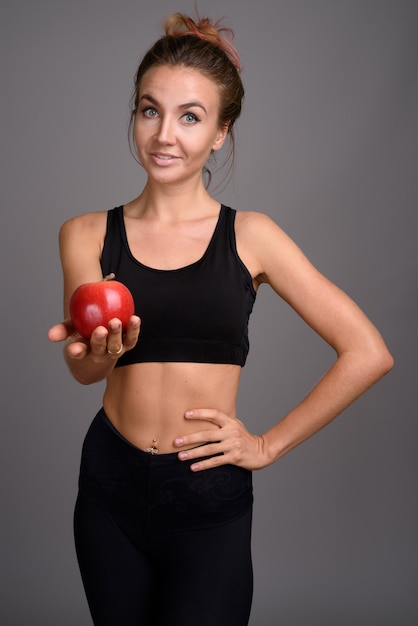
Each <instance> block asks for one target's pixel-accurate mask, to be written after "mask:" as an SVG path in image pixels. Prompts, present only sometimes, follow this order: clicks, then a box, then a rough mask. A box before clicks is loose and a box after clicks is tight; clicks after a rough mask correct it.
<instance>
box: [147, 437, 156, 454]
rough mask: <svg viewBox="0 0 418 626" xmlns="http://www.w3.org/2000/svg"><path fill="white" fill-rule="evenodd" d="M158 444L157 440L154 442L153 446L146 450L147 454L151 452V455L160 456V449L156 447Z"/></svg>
mask: <svg viewBox="0 0 418 626" xmlns="http://www.w3.org/2000/svg"><path fill="white" fill-rule="evenodd" d="M156 443H157V440H156V439H153V440H152V446H151V447H150V448H145V452H149V453H150V454H158V448H157V446H156V445H155V444H156Z"/></svg>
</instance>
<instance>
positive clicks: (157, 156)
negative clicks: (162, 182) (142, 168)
mask: <svg viewBox="0 0 418 626" xmlns="http://www.w3.org/2000/svg"><path fill="white" fill-rule="evenodd" d="M151 158H152V159H153V161H154V162H155V163H157V164H158V165H162V166H168V165H171V164H172V163H174V162H176V161H178V160H179V157H177V156H175V155H174V154H165V153H164V152H152V153H151Z"/></svg>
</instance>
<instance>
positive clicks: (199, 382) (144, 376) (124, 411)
mask: <svg viewBox="0 0 418 626" xmlns="http://www.w3.org/2000/svg"><path fill="white" fill-rule="evenodd" d="M240 374H241V367H240V366H238V365H224V364H221V365H215V364H211V363H136V364H134V365H126V366H122V367H117V368H115V369H114V370H113V372H112V374H111V375H110V377H109V379H108V383H107V387H106V391H105V395H104V400H103V406H104V410H105V412H106V414H107V416H108V417H109V419H110V421H111V422H112V424H113V425H114V426H115V428H116V429H117V430H118V431H119V432H120V434H121V435H122V436H123V437H125V439H127V440H128V441H129V442H130V443H132V444H133V445H134V446H136V447H137V448H140V449H143V450H146V449H147V448H150V447H153V446H154V447H155V448H157V449H158V453H159V454H166V453H169V452H174V451H178V450H181V449H183V448H188V447H191V446H190V445H184V446H176V445H174V439H175V438H176V437H180V436H182V435H188V434H190V433H196V432H202V434H203V432H204V431H207V430H213V429H216V428H217V426H216V425H214V424H213V423H212V422H209V421H207V420H194V419H193V420H188V419H186V418H185V417H184V414H185V412H186V411H188V410H191V409H218V410H219V411H221V412H222V413H225V414H226V415H228V416H229V417H232V418H235V417H236V399H237V393H238V385H239V379H240ZM200 443H205V439H204V437H202V441H201V442H200ZM195 445H198V444H195Z"/></svg>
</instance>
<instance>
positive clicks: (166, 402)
mask: <svg viewBox="0 0 418 626" xmlns="http://www.w3.org/2000/svg"><path fill="white" fill-rule="evenodd" d="M228 34H229V33H228V32H226V31H225V29H222V28H221V27H220V26H219V25H217V24H213V23H211V22H210V21H209V20H206V19H205V20H197V21H196V22H195V21H193V20H192V19H190V18H188V17H185V16H182V15H180V14H176V15H174V16H172V17H171V18H169V19H168V21H167V23H166V33H165V36H163V37H162V38H161V39H160V40H158V41H157V42H156V44H155V45H154V46H153V47H152V48H151V49H150V50H149V51H148V53H147V54H146V55H145V57H144V59H143V61H142V62H141V64H140V66H139V69H138V72H137V74H136V81H135V91H134V98H133V109H132V118H131V122H132V124H131V128H132V131H133V140H134V145H135V149H136V153H137V157H138V160H139V162H140V164H141V166H142V167H143V168H144V169H145V171H146V173H147V182H146V185H145V187H144V189H143V190H142V192H141V193H140V195H139V196H138V197H137V198H135V199H134V200H132V201H131V202H129V203H128V204H125V205H124V206H121V207H118V208H116V209H113V210H110V211H108V212H97V213H89V214H86V215H82V216H80V217H77V218H75V219H72V220H70V221H68V222H67V223H65V224H64V225H63V227H62V229H61V232H60V249H61V257H62V265H63V270H64V290H65V305H64V312H65V319H66V321H65V322H64V323H62V324H58V325H56V326H54V327H53V328H52V329H51V330H50V331H49V338H50V339H51V340H52V341H62V340H65V358H66V361H67V363H68V366H69V368H70V370H71V372H72V374H73V376H74V377H75V378H76V379H77V380H78V381H80V382H81V383H83V384H90V383H94V382H96V381H99V380H102V379H106V380H107V385H106V390H105V394H104V399H103V408H102V409H100V411H99V413H98V414H97V416H96V417H95V418H94V420H93V422H92V424H91V426H90V429H89V431H88V433H87V436H86V439H85V442H84V446H83V453H82V461H81V471H80V481H79V487H80V489H79V496H78V499H77V504H76V510H75V538H76V548H77V555H78V560H79V564H80V569H81V574H82V578H83V583H84V586H85V590H86V594H87V598H88V602H89V606H90V610H91V614H92V617H93V621H94V623H95V624H96V625H99V626H131V625H132V626H133V625H136V626H137V625H139V624H141V625H144V626H148V625H151V624H152V625H156V626H177V625H180V624H181V625H182V626H192V624H193V625H195V624H199V625H200V626H214V625H216V626H244V625H245V624H248V619H249V614H250V607H251V597H252V567H251V554H250V534H251V509H252V486H251V471H252V470H255V469H261V468H263V467H266V466H268V465H270V464H271V463H274V462H275V461H277V459H279V458H280V457H281V456H283V455H284V454H285V453H286V452H288V451H289V450H291V449H292V448H294V447H295V446H296V445H298V444H300V443H301V442H303V441H304V440H306V439H307V438H308V437H310V436H311V435H313V434H314V433H316V432H317V431H318V430H320V429H321V428H323V427H324V426H325V425H327V424H328V423H329V422H330V421H331V420H332V419H334V418H335V417H336V416H337V415H338V414H339V413H341V411H343V410H344V409H345V408H346V407H347V406H348V405H349V404H351V403H352V402H353V401H354V400H355V399H356V398H357V397H358V396H359V395H360V394H362V393H363V392H364V391H365V390H366V389H367V388H368V387H370V386H371V385H372V384H373V383H375V382H376V381H377V380H378V379H379V378H381V377H382V376H383V375H384V374H385V373H386V372H387V371H388V370H389V369H390V368H391V367H392V358H391V356H390V354H389V352H388V350H387V348H386V346H385V344H384V342H383V340H382V338H381V336H380V335H379V333H378V331H377V330H376V329H375V327H374V326H373V325H372V324H371V322H370V321H369V320H368V319H367V318H366V317H365V315H364V314H363V313H362V312H361V311H360V310H359V308H358V307H357V306H356V305H355V304H354V303H353V302H352V301H351V300H350V299H349V298H348V297H347V296H346V295H345V294H344V293H342V292H341V291H340V290H339V289H338V288H337V287H336V286H335V285H333V284H332V283H330V282H329V281H328V280H327V279H326V278H325V277H324V276H322V275H321V274H320V273H319V272H318V271H317V270H316V269H315V268H314V267H313V266H312V265H311V264H310V262H309V261H308V260H307V259H306V258H305V256H304V255H303V254H302V252H301V251H300V250H299V249H298V247H297V246H296V245H295V244H294V243H293V242H292V241H291V240H290V239H289V238H288V237H287V236H286V235H285V233H284V232H283V231H282V230H281V229H280V228H279V227H278V226H277V225H276V224H274V222H272V221H271V220H270V219H269V218H268V217H267V216H265V215H263V214H261V213H257V212H238V213H235V211H234V210H232V209H230V208H228V207H226V206H223V205H219V203H218V202H217V201H216V200H214V199H213V198H212V197H211V196H210V195H209V194H208V191H207V189H206V187H205V184H204V174H205V171H206V165H207V162H208V159H209V157H210V156H211V154H212V153H214V152H216V151H218V150H219V149H220V148H221V147H222V146H223V144H224V142H225V141H227V140H232V146H233V132H234V123H235V121H236V119H237V118H238V116H239V114H240V111H241V103H242V99H243V95H244V90H243V86H242V82H241V78H240V68H239V62H238V57H237V55H236V52H235V50H234V48H233V46H232V44H231V42H230V39H229V38H228V37H227V35H228ZM109 274H114V275H115V276H116V278H117V279H118V280H120V281H121V282H123V283H125V284H126V285H127V286H128V287H129V289H130V290H131V291H132V293H133V295H134V299H135V303H136V313H137V315H134V316H132V317H131V320H130V323H129V326H128V328H127V330H126V332H125V333H122V330H121V322H120V320H118V319H113V320H112V321H111V322H110V323H109V327H108V328H104V327H98V328H96V329H95V330H94V332H93V334H92V337H91V339H90V341H86V340H84V339H82V338H81V337H80V336H79V335H78V334H77V333H76V332H75V331H74V329H73V328H72V327H71V323H70V321H69V300H70V297H71V294H72V293H73V291H74V290H75V289H76V287H78V286H79V285H80V284H81V283H86V282H94V281H100V280H102V279H103V277H104V276H106V275H109ZM261 283H268V284H270V285H271V287H272V288H273V289H274V290H275V291H276V292H277V294H279V295H280V296H281V297H282V298H284V299H285V300H286V301H287V302H288V303H289V304H290V306H292V307H293V308H294V310H295V311H296V312H297V313H298V314H299V315H300V316H301V317H302V318H303V319H304V320H305V321H306V323H307V324H309V326H311V327H312V328H313V329H314V330H315V331H316V332H317V333H318V334H319V335H320V336H321V337H322V338H323V339H324V340H325V341H326V342H327V343H328V344H329V345H330V346H332V347H333V348H334V350H335V352H336V360H335V363H334V364H333V365H332V367H331V368H330V370H329V371H328V372H327V373H326V374H325V375H324V376H323V378H322V379H321V380H320V381H319V382H318V384H317V385H316V386H315V387H314V388H313V389H312V391H311V392H310V393H309V395H308V396H307V397H306V398H304V399H303V400H302V401H301V402H300V404H299V405H298V406H296V407H295V408H294V409H293V410H292V411H290V412H289V413H288V414H287V415H285V416H283V417H282V419H281V420H280V421H279V422H278V423H277V424H275V425H273V426H272V428H271V429H270V430H268V431H267V432H265V433H264V434H262V435H256V434H252V433H250V432H249V431H248V430H247V429H246V427H245V426H244V424H243V423H242V422H241V421H240V420H239V419H238V417H237V414H236V398H237V392H238V385H239V380H240V372H241V368H242V367H243V365H244V364H245V360H246V357H247V353H248V334H247V333H248V319H249V316H250V313H251V310H252V307H253V304H254V300H255V297H256V293H257V289H258V287H259V285H260V284H261Z"/></svg>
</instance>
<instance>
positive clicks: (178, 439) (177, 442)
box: [174, 437, 184, 446]
mask: <svg viewBox="0 0 418 626" xmlns="http://www.w3.org/2000/svg"><path fill="white" fill-rule="evenodd" d="M174 443H175V444H176V446H182V445H183V443H184V441H183V439H182V438H181V437H177V439H174Z"/></svg>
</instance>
